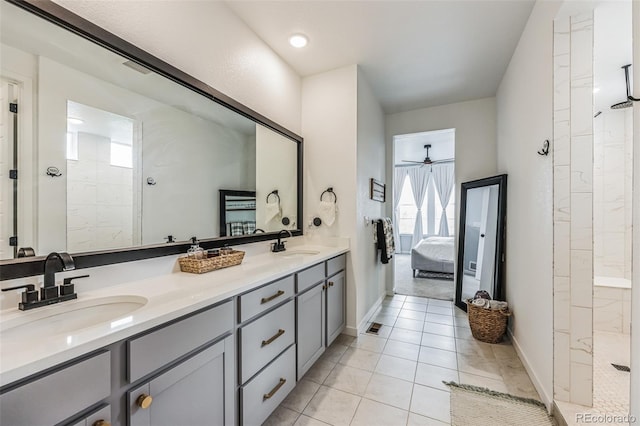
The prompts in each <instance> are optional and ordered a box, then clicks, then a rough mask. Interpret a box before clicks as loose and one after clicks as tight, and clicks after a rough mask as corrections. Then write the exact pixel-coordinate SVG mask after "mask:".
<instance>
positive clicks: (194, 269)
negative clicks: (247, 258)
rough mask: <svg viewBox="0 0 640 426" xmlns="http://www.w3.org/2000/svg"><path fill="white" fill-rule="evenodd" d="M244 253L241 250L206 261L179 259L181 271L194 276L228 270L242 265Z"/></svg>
mask: <svg viewBox="0 0 640 426" xmlns="http://www.w3.org/2000/svg"><path fill="white" fill-rule="evenodd" d="M243 258H244V252H243V251H240V250H231V252H230V253H228V254H220V255H218V256H215V257H208V258H206V259H194V258H192V257H181V258H179V259H178V263H179V264H180V270H181V271H182V272H190V273H192V274H204V273H205V272H211V271H215V270H216V269H222V268H228V267H229V266H235V265H239V264H241V263H242V259H243Z"/></svg>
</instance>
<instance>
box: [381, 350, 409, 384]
mask: <svg viewBox="0 0 640 426" xmlns="http://www.w3.org/2000/svg"><path fill="white" fill-rule="evenodd" d="M417 364H418V363H417V362H416V361H411V360H408V359H402V358H397V357H395V356H389V355H382V356H381V357H380V361H379V362H378V365H377V366H376V369H375V372H376V373H379V374H385V375H387V376H391V377H396V378H398V379H402V380H407V381H410V382H413V379H414V378H415V374H416V366H417Z"/></svg>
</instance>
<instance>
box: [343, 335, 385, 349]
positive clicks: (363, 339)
mask: <svg viewBox="0 0 640 426" xmlns="http://www.w3.org/2000/svg"><path fill="white" fill-rule="evenodd" d="M386 343H387V339H383V338H380V337H376V336H371V335H367V334H360V335H358V337H357V338H356V339H355V340H354V341H353V343H351V347H352V348H358V349H366V350H368V351H371V352H377V353H381V352H382V350H383V349H384V345H385V344H386Z"/></svg>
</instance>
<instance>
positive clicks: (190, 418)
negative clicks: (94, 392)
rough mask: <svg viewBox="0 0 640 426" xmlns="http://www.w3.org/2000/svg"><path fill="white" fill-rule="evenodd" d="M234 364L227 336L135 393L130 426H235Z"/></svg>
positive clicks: (129, 402)
mask: <svg viewBox="0 0 640 426" xmlns="http://www.w3.org/2000/svg"><path fill="white" fill-rule="evenodd" d="M233 363H234V351H233V338H232V337H227V338H226V339H225V340H223V341H221V342H219V343H216V344H215V345H213V346H210V347H209V348H207V349H205V350H203V351H202V352H200V353H198V354H197V355H195V356H193V357H192V358H189V359H188V360H186V361H184V362H183V363H181V364H178V365H177V366H175V367H173V368H172V369H170V370H168V371H167V372H165V373H163V374H161V375H160V376H158V377H156V378H155V379H153V380H151V381H149V382H148V383H145V384H143V385H141V386H139V387H138V388H136V389H133V390H131V391H130V392H129V393H128V395H127V396H128V404H129V425H130V426H143V425H144V426H151V425H153V426H162V425H166V426H175V425H181V426H202V425H233V424H234V422H235V419H234V417H235V416H234V413H235V409H234V397H233V395H234V392H233ZM149 397H150V398H151V399H149Z"/></svg>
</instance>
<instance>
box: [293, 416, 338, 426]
mask: <svg viewBox="0 0 640 426" xmlns="http://www.w3.org/2000/svg"><path fill="white" fill-rule="evenodd" d="M328 424H329V423H325V422H321V421H320V420H316V419H314V418H312V417H309V416H305V415H304V414H301V415H300V417H298V420H297V421H296V422H295V424H294V425H293V426H327V425H328Z"/></svg>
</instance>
